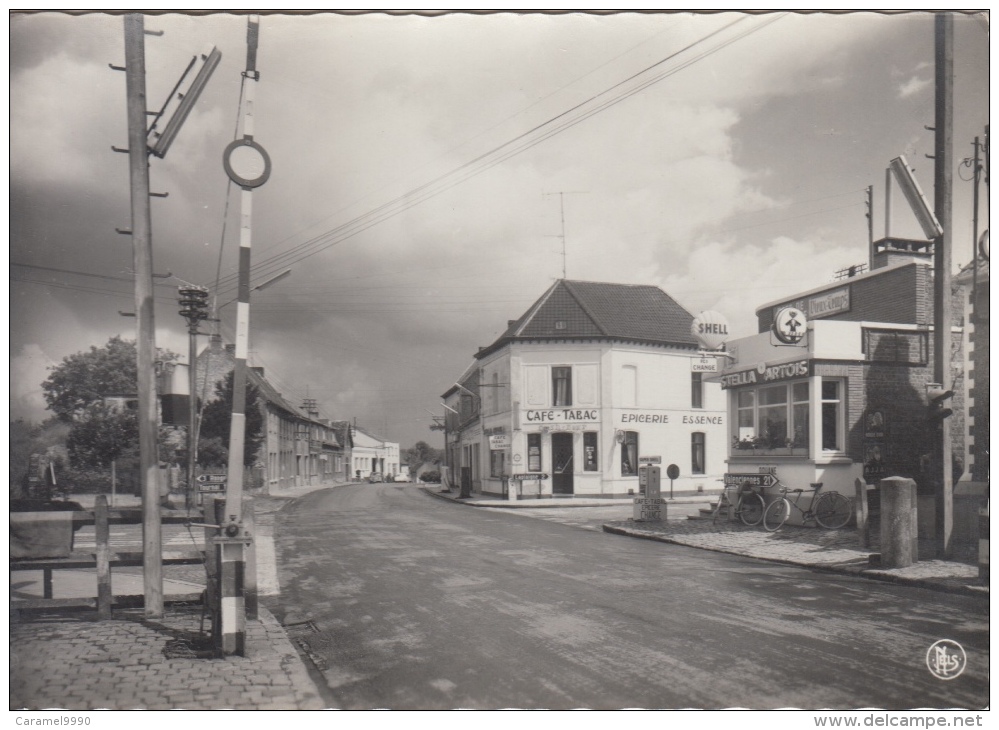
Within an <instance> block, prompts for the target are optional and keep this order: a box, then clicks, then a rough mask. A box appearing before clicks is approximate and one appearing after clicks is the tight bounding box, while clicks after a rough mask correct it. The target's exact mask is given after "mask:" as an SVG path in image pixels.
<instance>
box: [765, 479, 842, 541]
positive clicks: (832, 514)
mask: <svg viewBox="0 0 999 730" xmlns="http://www.w3.org/2000/svg"><path fill="white" fill-rule="evenodd" d="M821 489H822V483H821V482H819V483H818V484H813V485H812V489H788V488H787V487H785V486H783V485H781V488H780V497H778V498H777V499H776V500H775V501H774V502H771V503H770V506H769V507H767V509H766V511H765V512H764V514H763V527H764V529H765V530H767V531H768V532H775V531H777V530H779V529H780V528H781V527H782V526H783V525H784V523H785V522H787V518H788V517H790V516H791V508H792V507H793V508H794V509H796V510H798V512H800V513H801V522H802V524H808V523H810V522H817V523H818V524H819V525H820V526H821V527H824V528H826V529H827V530H838V529H839V528H841V527H843V526H845V525H846V523H847V522H849V521H850V515H851V514H853V509H852V507H851V506H850V500H849V499H847V498H846V497H844V496H843V495H842V494H840V493H839V492H825V493H823V494H822V495H821V496H820V495H819V491H820V490H821ZM804 492H811V493H812V499H811V501H810V502H809V503H808V509H802V508H801V507H799V506H798V498H799V497H800V496H801V495H802V493H804ZM788 494H793V495H795V496H794V497H793V501H792V499H788V496H787V495H788Z"/></svg>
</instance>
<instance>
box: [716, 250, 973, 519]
mask: <svg viewBox="0 0 999 730" xmlns="http://www.w3.org/2000/svg"><path fill="white" fill-rule="evenodd" d="M932 262H933V248H932V243H931V242H929V241H911V240H904V239H895V238H888V239H883V240H880V241H876V242H875V243H874V244H873V246H872V250H871V261H870V270H869V271H867V272H864V273H860V274H857V275H854V276H850V277H847V278H844V279H841V280H839V281H835V282H833V283H830V284H827V285H825V286H822V287H818V288H816V289H812V290H810V291H807V292H803V293H801V294H799V295H797V296H794V297H790V298H787V299H782V300H779V301H776V302H771V303H768V304H765V305H763V306H762V307H759V308H758V309H757V310H756V314H757V319H758V323H759V333H758V334H756V335H753V336H750V337H745V338H741V339H737V340H731V341H729V343H728V344H727V349H728V351H729V353H730V354H731V355H732V356H733V357H734V359H732V360H730V361H728V362H727V363H726V365H725V367H724V368H723V370H722V374H721V376H720V381H721V383H722V387H723V388H725V389H726V390H727V391H728V393H729V423H730V424H731V430H730V433H729V437H730V442H729V454H728V457H729V458H728V464H729V468H728V470H729V472H730V473H740V474H741V473H759V472H760V471H774V472H775V473H776V474H777V476H778V478H779V479H780V480H781V481H782V482H783V483H784V484H787V485H788V486H791V487H792V488H797V487H804V488H807V487H808V485H809V484H810V483H814V482H822V483H823V485H824V488H825V489H827V490H834V491H839V492H841V493H842V494H844V495H845V496H847V497H853V495H854V482H855V480H856V479H858V478H860V479H863V480H865V481H866V482H867V483H874V482H876V481H877V480H878V479H880V478H883V477H886V476H907V477H912V478H914V479H915V480H916V482H917V484H918V485H919V491H920V493H921V494H927V495H928V494H932V491H933V485H932V484H931V483H930V479H929V473H928V462H927V457H928V454H929V453H930V451H931V448H930V442H929V429H928V428H927V423H928V420H927V419H928V417H927V395H926V386H927V384H929V383H931V382H932V380H933V309H934V307H933V268H932ZM964 291H965V288H964V285H963V284H962V283H961V282H960V281H959V280H956V284H955V287H954V310H953V311H954V320H953V321H954V325H953V327H952V329H951V351H952V357H951V364H952V371H951V375H952V380H953V386H952V387H953V390H954V397H953V399H952V402H951V403H950V404H949V405H950V407H951V408H953V411H954V415H953V416H952V417H951V418H949V419H947V426H948V427H949V428H950V429H951V435H952V441H953V450H954V457H955V458H954V460H955V464H956V467H957V468H956V470H955V481H956V479H957V476H958V474H959V473H960V472H961V471H962V469H963V464H964V455H965V453H966V450H967V448H966V438H965V434H966V402H965V375H964V373H965V367H964V364H965V355H964V353H965V334H966V333H965V329H964V328H963V327H962V325H963V323H964V321H965V320H964V316H963V315H964V311H963V306H962V301H963V299H964ZM788 307H794V308H796V309H798V310H800V311H801V312H803V313H804V315H805V316H806V317H807V332H806V334H805V336H804V338H803V339H802V340H801V341H800V342H798V343H797V344H793V345H790V344H785V343H783V342H781V341H780V340H779V339H778V338H777V337H776V336H775V334H774V332H773V331H771V328H772V327H773V325H774V323H775V321H776V319H777V318H778V316H779V313H781V312H782V311H783V310H786V308H788ZM985 357H986V359H987V353H986V356H985ZM986 371H987V365H986ZM964 478H967V476H965V477H964ZM797 516H798V515H796V514H792V519H793V518H794V517H797Z"/></svg>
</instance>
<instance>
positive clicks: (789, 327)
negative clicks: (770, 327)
mask: <svg viewBox="0 0 999 730" xmlns="http://www.w3.org/2000/svg"><path fill="white" fill-rule="evenodd" d="M805 322H806V320H805V313H804V312H802V311H801V310H800V309H798V308H797V307H784V309H782V310H780V311H779V312H777V316H776V317H775V318H774V334H775V335H777V339H778V340H780V341H781V342H783V343H784V344H785V345H797V344H798V343H799V342H801V340H802V338H803V337H804V336H805Z"/></svg>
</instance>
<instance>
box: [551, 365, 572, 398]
mask: <svg viewBox="0 0 999 730" xmlns="http://www.w3.org/2000/svg"><path fill="white" fill-rule="evenodd" d="M552 405H553V406H571V405H572V368H571V367H553V368H552Z"/></svg>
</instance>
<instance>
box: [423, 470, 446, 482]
mask: <svg viewBox="0 0 999 730" xmlns="http://www.w3.org/2000/svg"><path fill="white" fill-rule="evenodd" d="M420 479H421V480H422V481H424V482H427V483H429V484H440V483H441V473H440V472H439V471H425V472H423V473H422V474H420Z"/></svg>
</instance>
